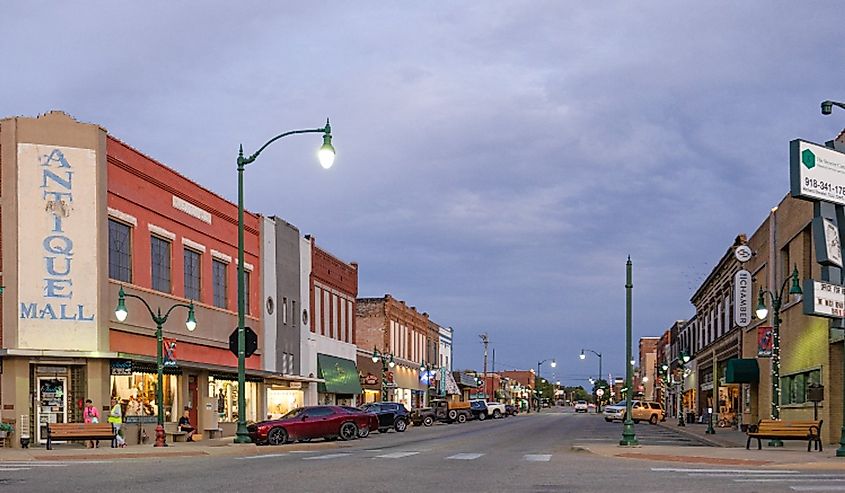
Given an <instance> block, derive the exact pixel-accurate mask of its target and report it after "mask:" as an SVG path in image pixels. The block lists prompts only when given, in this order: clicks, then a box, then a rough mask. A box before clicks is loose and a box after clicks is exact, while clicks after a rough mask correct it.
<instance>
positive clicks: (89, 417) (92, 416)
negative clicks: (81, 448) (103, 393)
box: [82, 399, 100, 448]
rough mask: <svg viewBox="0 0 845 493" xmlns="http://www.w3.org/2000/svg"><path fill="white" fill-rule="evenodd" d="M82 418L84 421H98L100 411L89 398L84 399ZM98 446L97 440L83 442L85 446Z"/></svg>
mask: <svg viewBox="0 0 845 493" xmlns="http://www.w3.org/2000/svg"><path fill="white" fill-rule="evenodd" d="M82 420H83V422H85V423H99V422H100V411H99V410H98V409H97V407H96V406H94V402H93V401H92V400H91V399H85V408H83V409H82ZM99 446H100V441H99V440H88V442H87V443H86V444H85V447H86V448H96V447H99Z"/></svg>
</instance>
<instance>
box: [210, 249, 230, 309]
mask: <svg viewBox="0 0 845 493" xmlns="http://www.w3.org/2000/svg"><path fill="white" fill-rule="evenodd" d="M217 266H222V273H223V276H222V279H223V282H222V286H221V285H220V283H218V277H217V274H218V269H217ZM221 288H222V290H221ZM211 291H212V292H211V297H212V299H211V303H212V305H213V306H215V307H217V308H221V309H223V310H228V309H229V263H228V262H224V261H223V260H219V259H216V258H213V259H211ZM221 295H222V305H221V304H220V303H221V301H220V297H221Z"/></svg>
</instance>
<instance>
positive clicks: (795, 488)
mask: <svg viewBox="0 0 845 493" xmlns="http://www.w3.org/2000/svg"><path fill="white" fill-rule="evenodd" d="M790 489H791V490H792V491H845V485H835V484H831V485H824V484H819V485H801V486H790Z"/></svg>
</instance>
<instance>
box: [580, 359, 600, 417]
mask: <svg viewBox="0 0 845 493" xmlns="http://www.w3.org/2000/svg"><path fill="white" fill-rule="evenodd" d="M584 351H589V352H591V353H593V354H595V355H596V356H598V358H599V377H598V380H597V381H601V353H598V352H596V351H593V350H592V349H582V350H581V355H580V358H581V360H582V361H583V360H585V359H587V355H586V354H585V353H584ZM600 412H601V399H600V398H599V397H598V396H596V414H598V413H600Z"/></svg>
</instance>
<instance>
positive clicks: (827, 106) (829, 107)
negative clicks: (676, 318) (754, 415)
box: [822, 100, 845, 457]
mask: <svg viewBox="0 0 845 493" xmlns="http://www.w3.org/2000/svg"><path fill="white" fill-rule="evenodd" d="M834 106H836V107H838V108H842V109H845V103H840V102H838V101H830V100H827V101H822V115H829V114H831V113H832V112H833V107H834ZM843 344H845V343H843ZM843 367H845V359H843ZM843 369H845V368H843ZM842 415H843V416H845V380H843V382H842ZM836 456H837V457H845V419H843V420H842V431H841V432H840V435H839V448H838V449H836Z"/></svg>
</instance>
